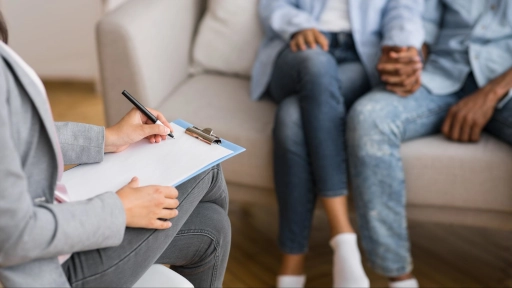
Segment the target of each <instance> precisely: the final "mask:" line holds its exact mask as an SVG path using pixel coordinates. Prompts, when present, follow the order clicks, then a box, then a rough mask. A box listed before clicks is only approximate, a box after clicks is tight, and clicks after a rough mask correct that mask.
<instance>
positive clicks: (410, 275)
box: [389, 273, 414, 282]
mask: <svg viewBox="0 0 512 288" xmlns="http://www.w3.org/2000/svg"><path fill="white" fill-rule="evenodd" d="M412 278H414V276H413V275H412V273H407V274H404V275H402V276H397V277H390V278H389V281H391V282H396V281H403V280H408V279H412Z"/></svg>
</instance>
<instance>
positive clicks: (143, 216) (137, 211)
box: [117, 177, 179, 229]
mask: <svg viewBox="0 0 512 288" xmlns="http://www.w3.org/2000/svg"><path fill="white" fill-rule="evenodd" d="M117 196H118V197H119V199H121V202H122V203H123V207H124V211H125V214H126V227H132V228H146V229H167V228H169V227H171V226H172V224H171V222H169V221H162V220H159V219H171V218H174V217H176V216H177V215H178V210H177V209H176V208H177V207H178V205H179V201H178V199H177V198H178V191H177V190H176V188H174V187H169V186H145V187H139V179H138V178H137V177H134V178H133V179H132V180H131V181H130V183H128V185H126V186H124V187H123V188H121V189H120V190H119V191H117Z"/></svg>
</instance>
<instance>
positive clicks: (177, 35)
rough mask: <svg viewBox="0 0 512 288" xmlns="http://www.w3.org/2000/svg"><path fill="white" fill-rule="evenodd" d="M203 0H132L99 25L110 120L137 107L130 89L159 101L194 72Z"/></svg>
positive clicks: (150, 101) (147, 100)
mask: <svg viewBox="0 0 512 288" xmlns="http://www.w3.org/2000/svg"><path fill="white" fill-rule="evenodd" d="M202 2H203V1H201V0H172V1H169V0H152V1H144V0H131V1H127V2H126V3H125V4H123V5H122V6H121V7H119V8H118V9H115V10H114V11H112V12H110V13H108V14H107V15H106V16H105V17H104V18H103V19H102V20H101V21H100V22H99V23H98V25H97V31H96V33H97V40H98V54H99V60H100V70H101V71H100V74H101V80H102V90H103V97H104V102H105V114H106V120H107V124H108V125H112V124H115V123H116V122H117V121H118V120H119V119H121V117H122V116H123V115H124V114H125V113H126V112H127V111H128V110H129V109H130V108H131V107H132V106H131V105H130V104H129V102H128V101H125V100H124V99H123V98H122V96H121V92H122V91H123V90H124V89H126V90H128V91H129V92H130V93H132V94H133V95H134V96H136V97H137V98H138V99H139V100H140V101H141V102H142V103H143V104H144V105H147V106H148V107H154V108H158V105H159V104H160V103H161V102H162V101H163V100H164V99H165V97H166V96H168V95H169V94H170V93H171V92H172V90H174V89H175V88H176V87H177V86H178V85H179V84H180V83H181V82H182V81H183V80H184V79H186V78H187V76H188V72H189V64H190V59H191V50H192V49H191V46H192V41H193V38H194V34H195V30H196V26H197V23H198V20H199V17H200V14H201V11H202V5H203V3H202Z"/></svg>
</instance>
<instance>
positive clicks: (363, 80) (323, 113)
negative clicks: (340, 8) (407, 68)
mask: <svg viewBox="0 0 512 288" xmlns="http://www.w3.org/2000/svg"><path fill="white" fill-rule="evenodd" d="M326 35H327V37H328V38H329V40H330V49H329V52H325V51H323V50H321V49H320V48H316V49H308V50H306V51H301V52H295V53H294V52H292V51H291V50H290V49H289V48H286V49H285V50H283V51H282V52H281V54H280V55H279V56H278V58H277V60H276V63H275V66H274V71H273V75H272V79H271V82H270V86H269V92H270V96H271V98H272V99H273V100H274V101H275V102H277V103H278V104H279V108H278V110H277V115H276V120H275V126H274V173H275V175H274V176H275V177H274V178H275V184H276V193H277V199H278V203H279V227H280V228H279V244H280V247H281V250H282V251H283V252H284V253H288V254H301V253H305V252H306V251H307V249H308V240H309V234H310V229H311V221H312V217H313V209H314V206H315V201H316V195H317V194H318V195H320V196H321V197H336V196H341V195H346V194H347V168H346V157H345V116H346V107H348V106H350V105H351V104H352V103H353V102H354V101H355V99H357V97H359V96H361V95H363V94H364V93H365V92H367V91H368V90H369V83H368V79H367V76H366V73H365V71H364V68H363V66H362V64H361V63H360V61H359V57H358V55H357V52H356V50H355V47H354V43H353V40H352V37H351V35H350V34H345V33H340V34H326Z"/></svg>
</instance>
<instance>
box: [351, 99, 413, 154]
mask: <svg viewBox="0 0 512 288" xmlns="http://www.w3.org/2000/svg"><path fill="white" fill-rule="evenodd" d="M383 93H387V92H383ZM381 96H383V95H380V93H375V92H373V93H370V94H367V96H364V97H363V98H361V99H359V100H358V101H357V102H356V103H355V104H354V105H353V106H352V108H351V109H350V111H349V113H348V116H347V139H348V140H347V141H348V143H349V146H352V148H354V149H356V151H357V150H360V149H367V150H375V151H374V152H377V151H378V150H380V149H381V148H383V147H384V146H385V145H384V144H386V143H389V142H390V141H391V142H392V143H397V144H399V143H400V142H401V138H402V130H403V129H402V123H401V121H400V115H399V113H398V111H394V109H393V105H392V104H391V103H390V102H389V101H387V100H388V99H387V97H381ZM381 152H384V151H381Z"/></svg>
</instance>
